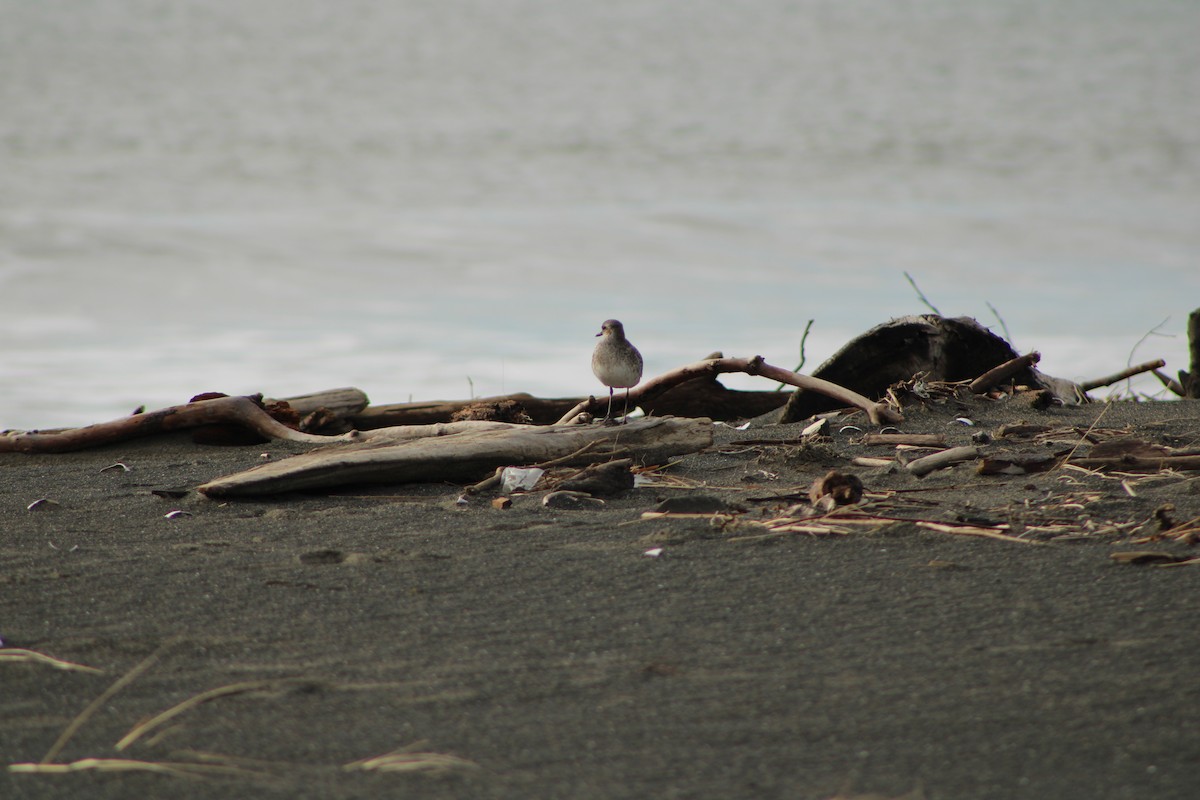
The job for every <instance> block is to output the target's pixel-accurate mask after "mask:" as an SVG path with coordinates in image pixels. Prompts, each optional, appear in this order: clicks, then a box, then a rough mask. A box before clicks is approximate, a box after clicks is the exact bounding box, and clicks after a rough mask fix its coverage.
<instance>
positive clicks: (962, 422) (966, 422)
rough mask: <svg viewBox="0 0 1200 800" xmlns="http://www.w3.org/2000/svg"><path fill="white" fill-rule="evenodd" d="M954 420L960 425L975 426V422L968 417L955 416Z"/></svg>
mask: <svg viewBox="0 0 1200 800" xmlns="http://www.w3.org/2000/svg"><path fill="white" fill-rule="evenodd" d="M954 421H955V422H957V423H958V424H959V425H967V426H970V427H975V423H974V422H972V421H971V420H969V419H967V418H966V417H955V418H954Z"/></svg>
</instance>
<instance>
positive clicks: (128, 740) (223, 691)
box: [116, 681, 279, 751]
mask: <svg viewBox="0 0 1200 800" xmlns="http://www.w3.org/2000/svg"><path fill="white" fill-rule="evenodd" d="M278 684H279V681H245V682H243V683H232V684H230V685H228V686H219V687H217V688H216V689H209V690H208V691H207V692H201V693H200V694H198V695H196V696H194V697H189V698H188V699H187V700H184V701H183V702H182V703H178V704H177V705H174V706H171V707H170V708H168V709H167V710H166V711H163V712H162V713H161V714H156V715H155V716H153V717H151V718H150V719H148V720H145V721H143V722H139V723H138V724H137V725H135V726H133V728H132V729H130V731H129V733H127V734H125V735H124V736H122V737H121V740H120V741H119V742H117V745H116V749H117V750H118V751H121V750H124V749H125V748H127V747H129V745H131V744H133V743H134V742H136V741H137V740H138V739H140V738H141V737H142V736H144V735H145V734H147V733H149V732H150V731H151V730H153V729H154V728H157V727H158V726H159V725H162V724H163V723H164V722H167V721H169V720H171V719H174V718H175V717H177V716H179V715H180V714H182V713H183V712H185V711H188V710H190V709H193V708H195V707H196V706H198V705H202V704H204V703H207V702H208V701H209V700H215V699H217V698H218V697H228V696H229V695H234V694H244V693H246V692H253V691H256V690H258V689H268V688H270V687H272V686H276V685H278Z"/></svg>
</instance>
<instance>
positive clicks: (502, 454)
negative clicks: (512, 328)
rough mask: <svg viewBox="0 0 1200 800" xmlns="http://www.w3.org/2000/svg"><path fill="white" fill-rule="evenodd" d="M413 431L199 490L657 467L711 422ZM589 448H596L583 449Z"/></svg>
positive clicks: (366, 438) (706, 432) (324, 451)
mask: <svg viewBox="0 0 1200 800" xmlns="http://www.w3.org/2000/svg"><path fill="white" fill-rule="evenodd" d="M418 427H421V428H425V430H424V431H421V432H418V431H413V429H412V427H402V428H380V429H378V430H374V431H366V432H362V433H360V434H359V435H358V439H357V441H355V442H354V443H351V444H345V445H335V446H333V447H323V448H320V449H318V450H313V451H311V452H308V453H302V454H300V455H296V456H292V457H291V458H286V459H283V460H281V461H274V462H268V463H266V464H262V465H260V466H257V467H254V468H253V469H249V470H246V471H245V472H239V473H236V474H234V475H227V476H226V477H224V478H217V479H216V480H213V481H209V482H208V483H206V484H204V485H203V486H199V487H197V488H198V491H200V492H201V493H203V494H205V495H208V496H209V497H241V496H251V495H265V494H278V493H281V492H294V491H302V490H307V489H325V488H330V487H334V486H344V485H350V484H362V483H417V482H430V481H456V482H457V481H476V480H478V479H479V478H480V477H482V476H484V475H486V474H488V473H490V472H493V471H494V470H495V469H496V467H501V466H513V465H526V464H536V463H543V462H547V461H551V460H554V459H559V458H562V457H563V456H573V457H574V459H579V463H591V462H594V461H597V460H599V457H601V456H607V455H609V453H611V452H614V451H621V452H626V451H627V452H628V453H629V454H631V455H633V456H634V457H636V458H638V459H640V460H644V461H647V462H649V463H661V462H662V461H665V460H666V459H668V458H670V457H672V456H676V455H683V454H685V453H694V452H696V451H697V450H702V449H704V448H705V447H708V446H709V445H711V444H712V420H709V419H703V418H696V419H679V418H675V417H650V418H647V419H640V420H637V421H635V422H631V423H629V424H628V425H614V426H603V425H574V426H569V427H568V426H550V425H513V424H509V423H504V422H456V423H451V424H448V425H429V426H418ZM422 434H423V435H422ZM589 443H595V444H594V445H593V447H592V448H588V449H587V450H584V448H585V446H586V445H588V444H589ZM597 450H601V451H603V452H597ZM574 459H572V463H575V462H574Z"/></svg>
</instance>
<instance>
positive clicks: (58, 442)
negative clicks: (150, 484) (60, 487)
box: [0, 397, 355, 453]
mask: <svg viewBox="0 0 1200 800" xmlns="http://www.w3.org/2000/svg"><path fill="white" fill-rule="evenodd" d="M212 424H224V425H240V426H243V427H246V428H249V429H250V430H252V431H254V432H255V433H258V434H260V435H262V436H265V437H267V438H268V439H286V440H288V441H291V442H308V443H310V444H328V443H330V442H337V441H351V440H352V439H353V438H354V435H355V434H354V433H353V432H351V433H349V434H344V435H342V436H315V435H313V434H310V433H301V432H300V431H297V430H293V429H291V428H289V427H287V426H286V425H284V424H282V423H280V422H278V421H276V420H275V419H273V418H272V417H271V415H270V414H268V413H267V412H266V411H264V410H263V409H262V407H261V406H259V405H258V402H257V400H256V398H251V397H218V398H214V399H212V400H198V401H196V402H194V403H185V404H184V405H181V406H171V407H170V408H163V409H159V410H158V411H150V412H147V413H144V414H134V415H133V416H129V417H124V418H122V419H117V420H113V421H111V422H101V423H99V424H97V425H89V426H87V427H86V428H70V429H67V430H63V431H54V432H49V431H47V432H44V433H43V432H39V431H16V432H14V433H8V434H3V435H0V453H66V452H69V451H72V450H84V449H86V448H89V447H98V446H100V445H104V444H112V443H113V442H120V441H125V440H127V439H135V438H138V437H142V436H151V435H153V434H157V433H168V432H170V431H178V430H184V429H186V428H195V427H198V426H201V425H212Z"/></svg>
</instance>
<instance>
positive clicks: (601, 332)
mask: <svg viewBox="0 0 1200 800" xmlns="http://www.w3.org/2000/svg"><path fill="white" fill-rule="evenodd" d="M596 335H597V336H603V335H604V331H600V332H599V333H597V334H596Z"/></svg>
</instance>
